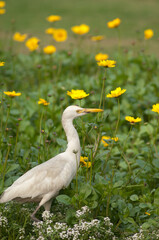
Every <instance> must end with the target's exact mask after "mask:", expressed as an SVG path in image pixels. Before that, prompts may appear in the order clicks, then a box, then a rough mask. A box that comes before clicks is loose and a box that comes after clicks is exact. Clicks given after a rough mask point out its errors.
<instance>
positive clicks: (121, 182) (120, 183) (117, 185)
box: [113, 180, 124, 188]
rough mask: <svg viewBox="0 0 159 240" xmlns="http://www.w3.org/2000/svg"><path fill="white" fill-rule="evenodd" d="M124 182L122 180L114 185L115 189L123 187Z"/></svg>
mask: <svg viewBox="0 0 159 240" xmlns="http://www.w3.org/2000/svg"><path fill="white" fill-rule="evenodd" d="M123 183H124V182H123V181H122V180H119V181H118V182H116V183H115V184H114V185H113V188H118V187H121V186H122V185H123Z"/></svg>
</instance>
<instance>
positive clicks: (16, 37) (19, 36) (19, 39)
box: [13, 32, 27, 42]
mask: <svg viewBox="0 0 159 240" xmlns="http://www.w3.org/2000/svg"><path fill="white" fill-rule="evenodd" d="M26 38H27V34H21V33H19V32H16V33H14V35H13V40H14V41H17V42H24V41H25V39H26Z"/></svg>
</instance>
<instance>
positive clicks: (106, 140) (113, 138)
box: [101, 136, 119, 147]
mask: <svg viewBox="0 0 159 240" xmlns="http://www.w3.org/2000/svg"><path fill="white" fill-rule="evenodd" d="M111 140H113V141H115V142H117V141H118V140H119V138H118V137H112V138H111V137H109V136H103V137H102V139H101V142H102V143H103V145H104V147H108V145H109V144H108V143H107V142H108V141H111Z"/></svg>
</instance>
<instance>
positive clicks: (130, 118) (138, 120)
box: [125, 116, 142, 124]
mask: <svg viewBox="0 0 159 240" xmlns="http://www.w3.org/2000/svg"><path fill="white" fill-rule="evenodd" d="M125 120H126V121H128V122H130V123H131V124H134V123H137V122H141V121H142V119H141V118H139V117H137V118H136V119H135V118H134V117H130V116H126V117H125Z"/></svg>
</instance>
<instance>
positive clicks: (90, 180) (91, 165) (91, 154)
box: [87, 149, 93, 186]
mask: <svg viewBox="0 0 159 240" xmlns="http://www.w3.org/2000/svg"><path fill="white" fill-rule="evenodd" d="M87 168H88V166H87ZM92 173H93V151H92V149H91V172H90V186H91V185H92Z"/></svg>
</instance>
